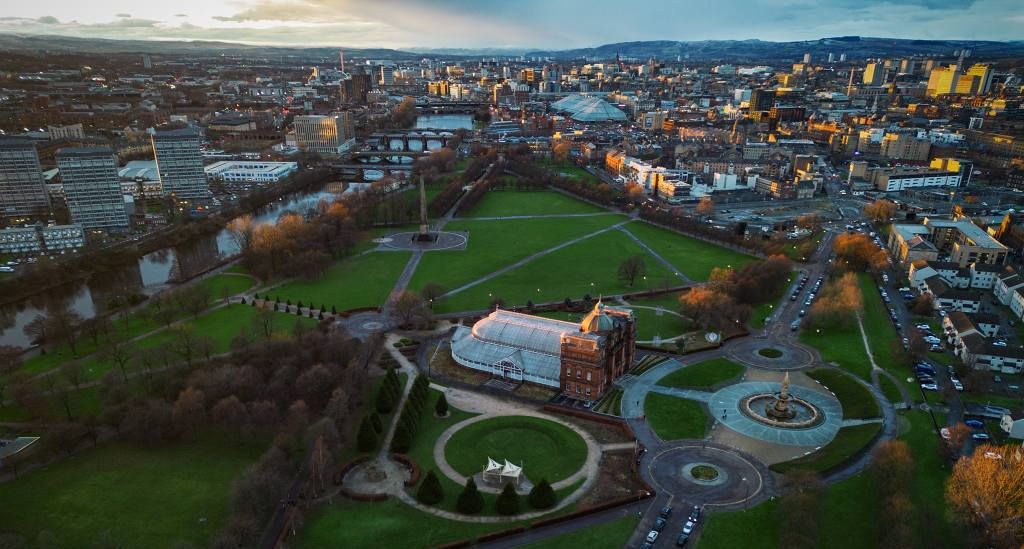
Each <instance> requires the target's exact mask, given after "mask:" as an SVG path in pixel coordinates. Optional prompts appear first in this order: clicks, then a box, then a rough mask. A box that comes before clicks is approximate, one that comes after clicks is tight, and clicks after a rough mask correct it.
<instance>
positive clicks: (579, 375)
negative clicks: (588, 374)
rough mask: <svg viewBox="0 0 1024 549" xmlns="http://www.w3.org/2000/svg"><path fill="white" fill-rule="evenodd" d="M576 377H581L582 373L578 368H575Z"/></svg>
mask: <svg viewBox="0 0 1024 549" xmlns="http://www.w3.org/2000/svg"><path fill="white" fill-rule="evenodd" d="M576 377H577V378H580V377H583V373H582V372H581V371H580V369H579V368H577V369H576Z"/></svg>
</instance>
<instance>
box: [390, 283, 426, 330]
mask: <svg viewBox="0 0 1024 549" xmlns="http://www.w3.org/2000/svg"><path fill="white" fill-rule="evenodd" d="M426 312H427V306H426V302H424V301H423V298H422V297H420V295H419V294H417V293H416V292H413V291H410V290H405V291H403V292H402V293H401V294H400V295H399V296H398V299H396V300H395V302H394V303H393V305H392V314H393V315H394V316H395V318H396V319H398V321H399V323H400V324H401V325H402V326H407V325H410V324H412V323H413V321H414V320H417V319H420V318H423V317H424V315H425V314H426Z"/></svg>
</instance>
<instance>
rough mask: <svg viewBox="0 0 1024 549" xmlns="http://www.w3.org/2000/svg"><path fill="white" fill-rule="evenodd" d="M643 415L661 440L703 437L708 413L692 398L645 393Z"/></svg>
mask: <svg viewBox="0 0 1024 549" xmlns="http://www.w3.org/2000/svg"><path fill="white" fill-rule="evenodd" d="M644 416H646V421H648V422H649V423H650V424H651V428H652V429H654V432H655V434H657V435H658V438H660V439H661V440H665V441H668V440H676V439H681V438H704V434H705V433H706V432H707V427H708V415H707V413H706V412H705V411H704V405H703V404H701V403H699V402H695V401H692V400H686V399H682V398H676V397H673V396H668V395H662V394H658V393H647V397H646V398H645V399H644Z"/></svg>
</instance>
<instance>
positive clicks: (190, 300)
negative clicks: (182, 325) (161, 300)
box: [174, 284, 210, 318]
mask: <svg viewBox="0 0 1024 549" xmlns="http://www.w3.org/2000/svg"><path fill="white" fill-rule="evenodd" d="M174 297H175V299H176V300H177V302H178V305H179V307H180V308H181V309H184V310H185V311H188V313H189V314H191V315H192V318H196V317H198V316H199V315H200V313H202V312H203V311H205V310H206V309H208V308H209V307H210V290H209V289H207V287H206V286H203V285H202V284H191V285H189V286H186V287H184V288H182V289H180V290H178V291H177V292H175V293H174Z"/></svg>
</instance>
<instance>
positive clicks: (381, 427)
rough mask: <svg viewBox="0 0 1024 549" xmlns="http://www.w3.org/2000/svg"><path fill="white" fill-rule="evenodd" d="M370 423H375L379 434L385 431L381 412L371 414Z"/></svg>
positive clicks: (375, 429)
mask: <svg viewBox="0 0 1024 549" xmlns="http://www.w3.org/2000/svg"><path fill="white" fill-rule="evenodd" d="M370 425H373V430H374V431H376V432H377V434H380V433H383V432H384V422H383V421H382V420H381V419H380V414H378V413H377V412H373V413H372V414H370Z"/></svg>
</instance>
